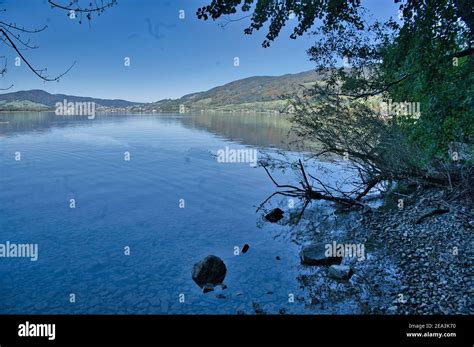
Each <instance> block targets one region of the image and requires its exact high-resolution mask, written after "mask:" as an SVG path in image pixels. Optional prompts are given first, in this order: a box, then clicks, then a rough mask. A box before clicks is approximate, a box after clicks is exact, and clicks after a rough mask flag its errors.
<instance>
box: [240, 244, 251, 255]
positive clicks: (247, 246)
mask: <svg viewBox="0 0 474 347" xmlns="http://www.w3.org/2000/svg"><path fill="white" fill-rule="evenodd" d="M249 248H250V246H249V245H248V244H245V245H244V247H242V253H247V251H248V250H249Z"/></svg>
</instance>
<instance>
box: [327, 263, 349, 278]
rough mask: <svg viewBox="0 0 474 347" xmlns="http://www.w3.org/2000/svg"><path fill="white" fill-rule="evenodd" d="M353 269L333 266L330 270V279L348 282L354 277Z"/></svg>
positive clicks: (345, 266) (344, 266)
mask: <svg viewBox="0 0 474 347" xmlns="http://www.w3.org/2000/svg"><path fill="white" fill-rule="evenodd" d="M352 273H353V271H352V269H351V267H350V266H347V265H331V266H330V267H329V269H328V275H329V277H332V278H335V279H338V280H348V279H349V278H351V276H352Z"/></svg>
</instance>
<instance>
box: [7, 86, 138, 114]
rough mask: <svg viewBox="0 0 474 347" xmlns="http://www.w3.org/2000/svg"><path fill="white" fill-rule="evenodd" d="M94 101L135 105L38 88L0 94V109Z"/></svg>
mask: <svg viewBox="0 0 474 347" xmlns="http://www.w3.org/2000/svg"><path fill="white" fill-rule="evenodd" d="M65 99H66V100H67V101H68V102H95V103H96V105H97V106H102V107H105V108H128V107H131V106H134V105H137V104H138V103H136V102H130V101H126V100H120V99H116V100H109V99H97V98H91V97H82V96H73V95H65V94H50V93H48V92H45V91H44V90H40V89H33V90H25V91H18V92H12V93H5V94H0V111H5V110H8V111H11V110H25V111H26V110H35V111H36V110H48V109H53V108H54V107H55V104H56V103H57V102H63V101H64V100H65Z"/></svg>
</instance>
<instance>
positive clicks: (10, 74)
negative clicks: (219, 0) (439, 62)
mask: <svg viewBox="0 0 474 347" xmlns="http://www.w3.org/2000/svg"><path fill="white" fill-rule="evenodd" d="M69 1H70V0H56V2H57V3H61V4H68V3H69ZM104 1H106V0H104ZM89 2H90V1H89V0H79V3H80V4H88V3H89ZM209 3H210V0H118V4H117V5H116V6H114V7H112V8H109V9H107V10H106V11H105V12H104V13H103V14H102V15H101V16H100V17H97V15H94V16H93V18H92V21H91V22H90V25H89V23H88V21H87V20H84V21H83V23H82V24H79V23H78V21H79V19H78V18H76V19H71V18H69V16H68V13H67V12H65V11H63V10H59V9H57V8H51V6H50V5H49V4H48V2H47V0H3V1H2V2H1V5H0V7H1V8H4V9H6V11H5V12H1V15H0V17H1V19H0V20H1V21H3V22H7V23H10V22H14V23H16V24H17V25H18V26H24V27H25V28H39V27H42V26H44V25H47V26H48V28H47V29H46V30H44V31H42V32H40V33H35V34H30V35H28V36H25V37H24V38H25V39H28V38H29V39H30V40H31V42H32V43H33V44H34V45H36V46H38V48H36V49H28V50H25V51H22V53H23V54H24V55H25V57H27V59H28V60H29V61H30V63H32V64H33V65H34V66H35V67H36V68H47V71H48V75H49V76H52V77H54V76H57V75H59V74H61V73H62V72H64V71H65V70H67V68H68V67H69V66H71V64H73V63H74V62H75V65H74V67H73V68H72V69H71V70H70V71H69V72H68V73H67V74H66V75H65V76H63V77H62V78H61V79H60V81H59V82H44V81H42V80H41V79H39V78H38V77H37V76H35V75H34V74H33V73H32V72H31V71H30V70H28V68H27V67H26V65H25V64H24V63H21V64H20V66H16V65H15V58H16V57H17V56H18V54H17V53H15V52H14V51H13V50H12V49H11V48H10V47H7V46H6V45H4V44H2V45H1V46H0V47H1V50H2V52H1V53H0V55H1V56H5V57H6V59H7V73H6V74H4V76H3V77H1V78H0V87H1V88H6V87H8V86H10V85H11V84H13V87H12V88H11V89H9V90H8V92H12V91H18V90H29V89H43V90H45V91H47V92H49V93H53V94H56V93H61V94H69V95H78V96H91V97H96V98H107V99H125V100H130V101H137V102H153V101H157V100H161V99H165V98H179V97H181V96H183V95H185V94H188V93H193V92H198V91H203V90H208V89H210V88H213V87H215V86H218V85H223V84H225V83H228V82H231V81H234V80H238V79H241V78H246V77H250V76H263V75H270V76H278V75H283V74H287V73H297V72H302V71H307V70H311V69H313V68H314V67H315V65H314V63H313V62H310V61H309V58H308V56H307V54H306V50H307V49H308V48H309V47H310V46H311V45H312V44H313V43H314V40H315V37H314V36H311V35H304V36H302V37H299V38H298V39H296V40H291V39H289V35H290V33H291V29H292V26H287V27H286V28H284V30H283V31H282V33H281V34H280V37H279V38H277V40H276V41H275V42H273V43H272V45H271V46H270V47H269V48H262V46H261V43H262V41H263V40H264V37H265V34H266V31H265V30H261V31H260V32H257V33H256V34H254V35H244V34H243V30H244V29H245V28H246V27H247V26H248V23H249V21H245V20H242V21H239V22H233V23H230V24H229V25H227V26H226V27H225V28H221V27H220V26H219V23H220V22H218V21H217V22H216V21H212V20H208V21H203V20H199V19H197V17H196V15H195V13H196V9H197V8H199V7H202V6H203V5H206V4H209ZM363 4H364V6H365V7H366V8H367V9H369V10H370V12H371V13H372V14H373V16H374V17H375V18H381V19H382V18H388V17H390V16H392V17H394V18H395V17H396V16H397V6H396V5H395V4H394V3H393V1H392V0H365V1H363ZM182 11H184V12H182ZM183 13H184V18H180V15H181V17H182V14H183ZM295 22H296V20H295ZM290 23H291V21H290ZM127 58H128V59H129V62H130V64H129V66H126V62H127V61H128V60H127ZM235 58H238V59H239V66H235V64H234V62H235Z"/></svg>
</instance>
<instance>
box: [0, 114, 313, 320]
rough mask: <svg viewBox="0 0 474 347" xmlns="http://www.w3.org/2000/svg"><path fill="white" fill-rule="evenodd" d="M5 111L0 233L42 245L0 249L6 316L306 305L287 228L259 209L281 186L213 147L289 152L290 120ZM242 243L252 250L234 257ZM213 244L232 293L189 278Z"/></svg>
mask: <svg viewBox="0 0 474 347" xmlns="http://www.w3.org/2000/svg"><path fill="white" fill-rule="evenodd" d="M0 121H1V124H0V188H1V190H0V243H4V242H6V241H11V242H16V243H38V245H39V259H38V261H37V262H31V261H30V260H29V259H19V258H17V259H15V258H2V259H0V284H1V285H0V313H236V311H237V310H243V311H245V312H247V313H251V312H253V309H252V304H253V302H257V303H259V304H260V305H261V306H262V307H263V308H264V309H265V310H266V311H269V312H271V313H277V312H278V311H279V309H281V308H284V309H285V310H286V311H287V312H289V313H291V312H304V308H303V307H304V304H303V303H300V302H298V301H297V302H295V303H294V304H289V303H288V294H289V293H294V294H295V296H298V295H299V283H298V281H297V280H296V278H297V276H298V268H299V259H298V251H299V248H298V246H297V245H295V244H293V243H291V242H290V241H289V238H287V237H286V238H285V237H284V238H277V239H275V235H276V234H279V233H280V234H281V233H283V234H284V228H285V227H284V226H279V225H273V224H270V225H269V224H267V223H259V220H260V218H261V216H260V215H258V214H256V213H255V209H256V206H257V205H259V204H260V202H261V201H262V200H264V199H265V198H266V197H267V196H268V195H269V194H270V193H272V192H273V191H274V187H273V185H272V184H271V182H270V181H269V180H268V177H267V176H266V174H265V172H264V171H263V170H262V169H259V168H252V167H250V166H249V165H248V164H245V163H240V164H221V163H218V162H217V161H216V158H215V156H214V155H213V153H214V154H215V153H216V151H217V150H218V149H221V148H224V147H225V146H229V147H232V148H242V147H244V146H246V147H255V148H256V147H259V148H260V147H264V148H274V147H280V148H283V149H291V148H290V146H289V145H288V141H289V137H288V131H289V123H288V121H287V120H285V119H282V118H279V117H278V116H263V115H259V116H255V115H254V116H249V115H246V116H237V115H228V116H221V115H199V116H179V115H178V116H176V115H169V116H163V115H161V116H151V115H149V116H137V115H132V116H125V115H124V116H120V115H113V116H104V117H98V118H97V119H95V120H88V119H87V117H81V118H71V117H68V118H64V117H57V116H54V115H52V114H35V113H31V114H1V115H0ZM126 151H127V152H130V154H131V160H130V161H129V162H127V161H124V152H126ZM15 152H21V158H22V159H21V161H15V160H14V155H15ZM70 199H75V200H76V208H75V209H70V208H69V200H70ZM179 199H185V208H184V209H181V208H179ZM282 230H283V231H282ZM245 243H247V244H249V245H250V250H249V252H248V253H246V254H241V255H239V256H234V247H235V246H239V247H242V246H243V245H244V244H245ZM126 246H128V247H130V250H131V255H130V256H125V255H124V247H126ZM209 254H215V255H217V256H219V257H221V258H222V259H223V260H224V261H225V263H226V265H227V268H228V274H227V277H226V280H225V282H226V283H227V285H228V289H226V290H224V291H223V294H224V295H225V296H226V298H225V299H218V298H216V293H215V292H214V293H212V292H211V293H208V294H202V293H201V291H200V289H199V288H198V286H197V285H196V284H195V283H194V282H193V281H192V279H191V269H192V265H193V264H194V263H195V262H197V261H198V260H200V259H201V258H203V257H205V256H207V255H209ZM276 256H279V257H280V258H281V260H276ZM71 293H74V294H75V296H76V303H75V304H71V303H70V302H69V295H70V294H71ZM181 293H183V294H185V303H183V304H182V303H179V300H178V299H179V294H181ZM268 293H273V294H268Z"/></svg>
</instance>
